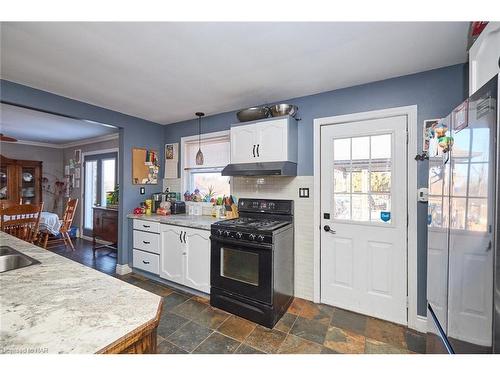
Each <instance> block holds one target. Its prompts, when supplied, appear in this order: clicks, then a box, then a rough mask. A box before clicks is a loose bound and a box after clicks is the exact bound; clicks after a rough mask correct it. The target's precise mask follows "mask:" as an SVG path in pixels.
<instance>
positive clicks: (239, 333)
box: [217, 315, 257, 341]
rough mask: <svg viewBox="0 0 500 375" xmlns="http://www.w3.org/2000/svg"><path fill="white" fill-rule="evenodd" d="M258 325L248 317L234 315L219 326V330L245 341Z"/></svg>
mask: <svg viewBox="0 0 500 375" xmlns="http://www.w3.org/2000/svg"><path fill="white" fill-rule="evenodd" d="M256 326H257V325H256V324H255V323H252V322H250V321H248V320H246V319H243V318H240V317H237V316H234V315H232V316H231V317H229V318H228V319H227V320H226V321H225V322H224V323H222V325H221V326H220V327H219V328H217V331H219V332H221V333H223V334H224V335H226V336H229V337H232V338H233V339H235V340H238V341H243V340H245V338H247V336H248V335H250V333H251V332H252V331H253V330H254V329H255V327H256Z"/></svg>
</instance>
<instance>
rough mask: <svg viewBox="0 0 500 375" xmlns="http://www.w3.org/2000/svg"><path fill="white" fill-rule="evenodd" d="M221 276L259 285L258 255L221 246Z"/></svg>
mask: <svg viewBox="0 0 500 375" xmlns="http://www.w3.org/2000/svg"><path fill="white" fill-rule="evenodd" d="M220 251H221V267H220V268H221V271H220V273H221V276H223V277H227V278H229V279H233V280H237V281H240V282H242V283H246V284H251V285H255V286H259V255H258V254H255V253H250V252H248V251H241V250H235V249H231V248H228V247H221V250H220Z"/></svg>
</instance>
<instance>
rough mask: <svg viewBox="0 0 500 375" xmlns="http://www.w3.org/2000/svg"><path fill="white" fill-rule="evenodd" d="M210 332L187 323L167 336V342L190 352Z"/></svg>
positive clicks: (210, 331)
mask: <svg viewBox="0 0 500 375" xmlns="http://www.w3.org/2000/svg"><path fill="white" fill-rule="evenodd" d="M212 332H213V331H212V330H211V329H209V328H206V327H203V326H200V325H199V324H197V323H194V322H189V323H187V324H186V325H184V326H183V327H181V328H179V329H178V330H177V331H175V332H174V333H172V334H171V335H170V336H168V338H167V340H168V341H170V342H171V343H172V344H174V345H176V346H178V347H179V348H181V349H184V350H186V351H188V352H191V351H192V350H193V349H194V348H196V347H197V346H198V345H200V344H201V342H202V341H203V340H205V339H206V338H207V337H208V336H209V335H210V334H211V333H212Z"/></svg>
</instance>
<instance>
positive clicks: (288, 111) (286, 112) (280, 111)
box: [269, 104, 299, 117]
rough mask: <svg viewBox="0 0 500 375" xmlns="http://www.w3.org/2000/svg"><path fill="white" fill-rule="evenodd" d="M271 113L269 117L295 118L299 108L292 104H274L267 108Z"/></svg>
mask: <svg viewBox="0 0 500 375" xmlns="http://www.w3.org/2000/svg"><path fill="white" fill-rule="evenodd" d="M269 110H270V111H271V116H273V117H279V116H291V117H295V115H296V114H297V111H298V110H299V108H298V107H297V106H296V105H293V104H275V105H272V106H270V107H269Z"/></svg>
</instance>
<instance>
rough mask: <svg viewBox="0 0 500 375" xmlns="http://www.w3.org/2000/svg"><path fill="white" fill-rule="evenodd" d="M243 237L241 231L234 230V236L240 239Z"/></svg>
mask: <svg viewBox="0 0 500 375" xmlns="http://www.w3.org/2000/svg"><path fill="white" fill-rule="evenodd" d="M242 237H243V233H241V232H236V238H238V239H240V240H241V238H242Z"/></svg>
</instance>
